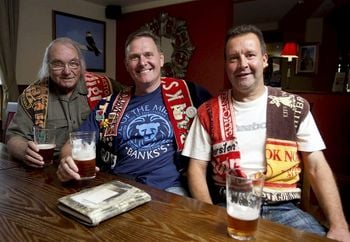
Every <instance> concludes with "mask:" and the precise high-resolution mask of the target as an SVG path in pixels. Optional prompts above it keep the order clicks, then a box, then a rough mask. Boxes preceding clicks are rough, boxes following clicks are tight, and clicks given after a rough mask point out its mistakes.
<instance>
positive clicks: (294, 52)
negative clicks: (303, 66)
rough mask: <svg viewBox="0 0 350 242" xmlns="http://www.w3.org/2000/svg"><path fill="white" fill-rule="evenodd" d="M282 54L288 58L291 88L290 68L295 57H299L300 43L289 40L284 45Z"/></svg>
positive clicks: (288, 75)
mask: <svg viewBox="0 0 350 242" xmlns="http://www.w3.org/2000/svg"><path fill="white" fill-rule="evenodd" d="M281 56H282V57H285V58H288V72H287V78H288V83H287V88H289V84H290V83H289V81H290V80H289V79H290V69H291V65H292V61H293V58H298V45H297V43H295V42H287V43H285V44H284V45H283V49H282V52H281Z"/></svg>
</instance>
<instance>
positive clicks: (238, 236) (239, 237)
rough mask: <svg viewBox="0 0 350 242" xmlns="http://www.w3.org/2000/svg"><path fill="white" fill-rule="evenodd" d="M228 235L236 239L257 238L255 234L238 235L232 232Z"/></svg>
mask: <svg viewBox="0 0 350 242" xmlns="http://www.w3.org/2000/svg"><path fill="white" fill-rule="evenodd" d="M228 235H229V236H230V237H231V238H233V239H236V240H255V237H254V236H241V235H236V234H230V233H228Z"/></svg>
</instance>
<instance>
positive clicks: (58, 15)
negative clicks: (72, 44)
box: [52, 11, 106, 72]
mask: <svg viewBox="0 0 350 242" xmlns="http://www.w3.org/2000/svg"><path fill="white" fill-rule="evenodd" d="M52 17H53V21H52V22H53V34H52V35H53V38H54V39H56V38H58V37H69V38H71V39H73V40H74V41H76V42H77V43H78V44H79V46H80V49H81V51H82V53H83V55H84V58H85V61H86V68H87V70H88V71H97V72H105V71H106V55H105V53H106V23H105V22H103V21H99V20H94V19H90V18H85V17H81V16H76V15H72V14H68V13H63V12H58V11H53V12H52Z"/></svg>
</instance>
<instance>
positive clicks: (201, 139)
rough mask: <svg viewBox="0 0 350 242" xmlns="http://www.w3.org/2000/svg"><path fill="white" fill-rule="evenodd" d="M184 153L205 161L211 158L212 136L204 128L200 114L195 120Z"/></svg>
mask: <svg viewBox="0 0 350 242" xmlns="http://www.w3.org/2000/svg"><path fill="white" fill-rule="evenodd" d="M182 155H184V156H187V157H190V158H194V159H197V160H204V161H210V159H211V140H210V136H209V134H208V133H207V131H206V130H205V129H204V128H203V126H202V124H201V122H200V120H199V118H198V116H196V117H195V119H194V120H193V123H192V126H191V129H190V131H189V133H188V136H187V138H186V141H185V146H184V149H183V151H182Z"/></svg>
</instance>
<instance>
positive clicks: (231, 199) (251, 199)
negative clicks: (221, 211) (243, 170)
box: [226, 173, 264, 240]
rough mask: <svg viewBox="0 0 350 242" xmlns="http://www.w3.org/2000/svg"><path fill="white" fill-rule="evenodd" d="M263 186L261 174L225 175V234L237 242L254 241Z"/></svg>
mask: <svg viewBox="0 0 350 242" xmlns="http://www.w3.org/2000/svg"><path fill="white" fill-rule="evenodd" d="M263 185H264V176H263V174H262V173H256V174H252V175H249V176H247V177H246V178H244V177H239V176H236V175H233V174H229V173H227V175H226V203H227V207H226V210H227V232H228V234H229V236H230V237H232V238H234V239H237V240H251V239H254V234H255V232H256V230H257V227H258V220H259V214H260V208H261V195H262V188H263Z"/></svg>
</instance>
